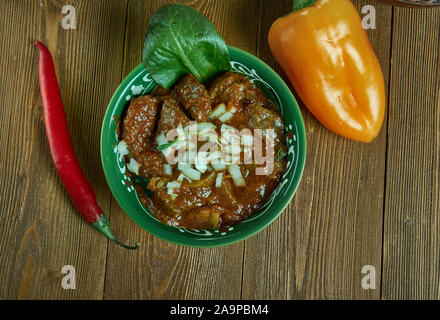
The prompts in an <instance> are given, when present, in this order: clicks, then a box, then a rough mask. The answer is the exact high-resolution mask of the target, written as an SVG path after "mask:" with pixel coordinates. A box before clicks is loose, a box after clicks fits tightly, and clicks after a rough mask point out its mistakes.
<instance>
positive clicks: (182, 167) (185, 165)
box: [177, 162, 192, 171]
mask: <svg viewBox="0 0 440 320" xmlns="http://www.w3.org/2000/svg"><path fill="white" fill-rule="evenodd" d="M189 168H192V165H191V164H189V163H186V162H179V163H178V164H177V169H179V170H180V171H182V170H185V169H189Z"/></svg>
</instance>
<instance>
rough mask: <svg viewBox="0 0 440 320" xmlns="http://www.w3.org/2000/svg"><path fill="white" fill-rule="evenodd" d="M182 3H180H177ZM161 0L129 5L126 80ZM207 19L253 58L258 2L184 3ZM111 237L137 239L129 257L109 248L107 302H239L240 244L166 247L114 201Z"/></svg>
mask: <svg viewBox="0 0 440 320" xmlns="http://www.w3.org/2000/svg"><path fill="white" fill-rule="evenodd" d="M176 2H183V1H176ZM165 3H169V1H165V0H160V1H159V0H154V1H148V2H146V1H133V0H131V1H130V2H129V9H128V13H129V14H128V20H127V32H126V34H127V37H126V45H125V59H124V60H125V62H124V71H123V74H124V76H125V75H127V74H128V73H129V72H130V70H132V69H133V68H134V67H135V66H137V65H138V64H139V63H140V62H141V59H142V58H141V52H142V45H143V39H144V34H145V31H146V28H147V25H148V22H149V19H150V18H151V16H152V14H153V13H154V12H155V11H156V10H157V9H158V8H159V7H160V6H162V5H163V4H165ZM186 3H188V4H189V5H191V6H193V7H195V8H196V9H197V10H199V11H200V12H201V13H203V14H205V15H206V16H207V17H208V18H209V19H210V20H211V21H213V23H214V25H215V26H216V27H217V29H218V31H219V33H220V34H221V35H222V36H223V37H224V39H225V40H226V42H227V43H228V44H230V45H233V46H237V47H240V48H242V49H244V50H247V51H249V52H252V53H254V52H255V49H256V39H257V24H256V23H251V24H249V21H257V18H258V12H259V11H258V8H259V6H258V1H257V0H252V1H249V0H239V1H238V0H227V1H214V0H210V1H201V0H199V1H191V2H186ZM112 224H113V227H114V230H115V232H117V233H118V234H120V235H125V237H126V238H128V237H130V238H136V239H139V240H140V243H141V247H140V249H139V250H138V251H137V252H135V253H133V252H128V251H125V250H120V249H119V248H116V247H115V246H112V245H110V247H109V254H108V264H107V271H106V284H105V298H106V299H120V298H124V299H237V298H240V291H241V277H242V263H243V242H241V243H238V244H235V245H231V246H227V247H220V248H213V249H195V248H186V247H181V246H177V245H174V244H169V243H167V242H165V241H162V240H159V239H157V238H154V237H153V236H151V235H149V234H148V233H146V232H145V231H143V230H142V229H140V228H139V227H138V226H137V225H136V224H135V223H134V222H132V221H131V220H130V219H129V218H128V216H126V215H125V214H124V213H123V212H122V211H121V209H120V208H119V206H118V205H117V204H116V201H113V202H112Z"/></svg>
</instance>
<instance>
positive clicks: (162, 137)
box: [156, 133, 168, 146]
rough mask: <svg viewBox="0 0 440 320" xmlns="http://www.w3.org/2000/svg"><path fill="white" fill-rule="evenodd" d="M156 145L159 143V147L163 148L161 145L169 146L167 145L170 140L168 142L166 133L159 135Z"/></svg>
mask: <svg viewBox="0 0 440 320" xmlns="http://www.w3.org/2000/svg"><path fill="white" fill-rule="evenodd" d="M156 143H157V145H158V146H161V145H163V144H167V143H168V140H167V138H166V137H165V134H164V133H161V134H159V135H158V136H157V137H156Z"/></svg>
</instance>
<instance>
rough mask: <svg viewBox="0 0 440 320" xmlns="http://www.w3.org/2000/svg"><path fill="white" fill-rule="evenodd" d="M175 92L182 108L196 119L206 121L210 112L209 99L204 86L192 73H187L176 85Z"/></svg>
mask: <svg viewBox="0 0 440 320" xmlns="http://www.w3.org/2000/svg"><path fill="white" fill-rule="evenodd" d="M176 92H177V94H178V96H179V100H180V103H181V104H182V106H183V108H184V109H185V110H186V111H187V112H188V113H189V114H190V115H191V117H192V118H193V119H194V120H196V121H208V119H209V115H210V114H211V111H212V109H211V99H210V98H209V94H208V91H207V90H206V89H205V86H204V85H203V84H201V83H200V82H199V81H197V79H196V78H194V76H193V75H192V74H187V75H186V76H184V77H183V78H182V79H180V80H179V82H178V83H177V85H176Z"/></svg>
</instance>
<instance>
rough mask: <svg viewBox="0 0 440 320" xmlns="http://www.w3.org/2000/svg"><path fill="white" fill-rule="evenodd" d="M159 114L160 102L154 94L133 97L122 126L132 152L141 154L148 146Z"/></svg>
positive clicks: (123, 137)
mask: <svg viewBox="0 0 440 320" xmlns="http://www.w3.org/2000/svg"><path fill="white" fill-rule="evenodd" d="M158 115H159V103H158V100H157V99H156V98H155V97H153V96H142V97H139V98H136V99H133V100H132V101H131V103H130V106H129V107H128V110H127V115H126V116H125V118H124V123H123V127H122V139H124V140H125V142H126V143H127V145H128V148H129V150H130V152H131V153H133V154H134V155H138V154H141V153H142V152H143V151H145V149H146V147H147V140H148V139H150V138H151V137H153V133H154V128H155V126H156V122H157V118H158Z"/></svg>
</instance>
